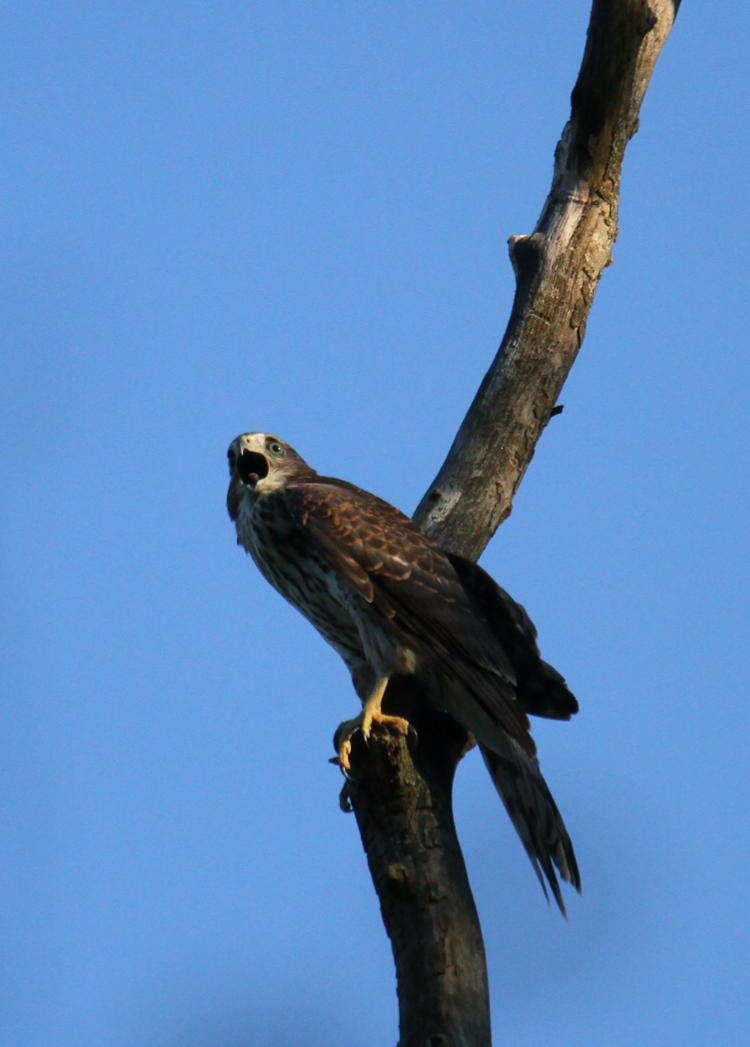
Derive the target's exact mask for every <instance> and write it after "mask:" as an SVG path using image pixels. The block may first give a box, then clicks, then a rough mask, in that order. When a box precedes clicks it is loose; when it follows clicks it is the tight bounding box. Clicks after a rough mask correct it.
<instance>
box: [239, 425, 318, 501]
mask: <svg viewBox="0 0 750 1047" xmlns="http://www.w3.org/2000/svg"><path fill="white" fill-rule="evenodd" d="M227 458H228V459H229V476H230V480H229V491H228V492H227V509H228V510H229V515H230V516H231V518H232V519H233V520H236V519H237V516H238V515H239V507H240V504H241V502H242V500H243V499H244V498H248V497H249V498H252V499H255V498H257V497H258V496H259V495H263V494H269V493H270V492H271V491H276V490H278V489H279V488H280V487H283V486H284V484H285V483H286V482H287V480H290V479H291V478H292V477H296V476H312V475H313V473H314V470H313V469H311V468H310V466H309V465H308V464H307V462H305V461H304V459H302V458H300V456H299V455H298V454H297V452H296V451H295V450H294V448H293V447H290V446H289V444H285V443H284V441H283V440H279V438H278V436H271V435H270V434H269V433H243V434H242V436H238V437H236V438H235V439H234V440H232V442H231V444H230V445H229V450H228V451H227Z"/></svg>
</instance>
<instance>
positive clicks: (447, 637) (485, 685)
mask: <svg viewBox="0 0 750 1047" xmlns="http://www.w3.org/2000/svg"><path fill="white" fill-rule="evenodd" d="M284 497H285V500H286V504H287V507H288V509H289V512H290V513H291V515H292V517H293V519H294V521H295V523H296V524H297V526H298V527H299V528H300V529H301V530H302V531H303V532H304V534H305V535H306V537H307V539H308V540H309V541H312V542H314V543H315V544H316V545H317V547H318V548H319V550H320V551H321V552H323V553H324V554H325V556H326V558H327V559H328V561H329V562H330V563H331V565H332V567H333V568H334V569H335V570H336V571H337V572H339V573H340V575H342V576H343V577H344V578H346V580H347V581H348V582H349V584H350V585H351V586H352V587H353V588H354V589H355V590H356V591H357V592H358V593H359V594H360V595H361V596H362V598H363V599H364V600H366V601H367V602H368V603H369V604H371V605H372V606H373V607H374V608H375V609H376V610H377V611H378V612H379V613H380V614H382V615H383V616H384V617H385V618H387V619H388V620H389V622H390V625H391V626H392V627H394V628H395V629H397V630H399V631H401V632H402V633H403V634H404V640H405V642H407V643H409V644H411V645H412V646H414V645H415V644H416V645H417V648H418V650H420V649H421V650H424V651H426V652H427V653H428V654H429V655H430V657H431V658H432V659H434V660H436V661H437V662H438V663H439V664H440V665H441V668H442V670H443V672H444V674H445V675H446V676H447V677H448V678H449V679H450V678H453V679H456V680H458V681H459V682H460V683H461V685H462V689H463V691H464V692H468V694H469V695H471V696H472V697H473V698H474V699H475V700H476V701H477V703H478V704H479V706H480V710H477V713H480V711H481V716H480V719H481V721H482V722H485V721H486V720H487V718H489V721H491V723H492V724H494V725H495V727H501V728H502V729H503V730H504V731H505V732H506V733H507V734H508V735H509V736H510V737H511V738H514V739H515V740H516V741H517V742H518V743H519V744H520V745H521V747H522V749H523V750H524V751H525V752H526V753H528V754H529V755H533V753H534V743H533V741H532V739H531V736H530V734H529V730H528V720H527V719H526V716H525V715H524V712H523V710H522V708H521V706H520V705H519V703H518V702H517V701H516V697H515V695H516V677H515V672H514V669H513V665H512V664H511V661H510V659H509V658H508V656H507V654H506V652H505V650H504V649H503V646H502V645H501V643H500V641H499V639H498V638H497V637H496V636H495V635H493V632H492V630H491V628H490V627H489V625H488V624H487V622H486V621H485V619H484V618H483V615H482V611H481V610H479V609H477V608H476V607H475V606H474V605H473V603H472V602H471V600H470V598H469V597H468V596H467V592H466V590H465V589H464V587H463V585H462V583H461V580H460V579H459V577H458V575H457V573H456V571H455V569H454V567H453V565H452V563H451V561H450V559H449V558H448V556H447V555H446V554H445V553H443V552H442V550H440V549H439V548H438V547H437V546H435V545H434V544H433V543H432V542H431V541H430V540H429V539H428V538H427V537H426V536H425V535H424V534H423V533H422V532H421V531H420V530H419V529H418V528H417V527H416V525H415V524H414V523H413V522H412V521H411V520H409V519H408V517H406V516H404V515H403V514H402V513H400V512H399V511H398V510H397V509H395V508H394V507H393V506H392V505H389V504H388V503H387V502H384V501H382V500H381V499H379V498H376V497H375V495H371V494H369V493H368V492H366V491H363V490H361V489H360V488H358V487H355V486H354V485H352V484H348V483H346V482H345V481H343V480H335V479H331V478H327V477H315V478H314V479H309V480H307V479H306V480H303V481H291V482H290V483H288V484H287V485H286V487H285V488H284ZM449 711H450V710H449ZM462 712H463V714H464V715H463V716H460V717H457V718H458V719H459V720H460V722H461V723H463V725H464V726H465V727H466V728H467V729H468V730H470V731H474V732H475V733H477V734H481V733H482V732H481V729H479V730H478V723H476V722H475V723H472V720H473V719H474V717H472V710H471V709H470V708H463V707H462Z"/></svg>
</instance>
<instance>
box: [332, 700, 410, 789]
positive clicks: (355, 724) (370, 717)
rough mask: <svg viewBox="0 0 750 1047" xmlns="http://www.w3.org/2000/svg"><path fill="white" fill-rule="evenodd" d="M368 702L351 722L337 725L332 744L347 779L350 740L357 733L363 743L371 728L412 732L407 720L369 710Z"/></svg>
mask: <svg viewBox="0 0 750 1047" xmlns="http://www.w3.org/2000/svg"><path fill="white" fill-rule="evenodd" d="M369 704H370V703H369V702H367V703H366V704H365V707H364V709H363V710H362V712H361V713H360V714H359V716H355V717H354V719H353V720H345V721H344V722H343V723H342V724H340V725H339V728H338V730H337V731H336V734H335V735H334V739H333V743H334V745H335V746H336V749H337V750H338V754H339V766H340V767H341V770H342V771H343V772H344V774H345V775H346V776H347V778H350V777H351V774H350V772H351V760H350V756H351V751H352V738H353V737H354V735H355V734H356V733H357V731H361V732H362V737H363V738H364V740H365V741H368V740H369V738H370V735H371V734H372V729H373V727H381V726H382V727H386V728H390V729H391V730H394V731H398V733H399V734H404V735H407V734H409V733H410V732H413V731H414V728H413V727H412V726H411V724H410V723H409V721H408V720H405V719H404V718H403V716H389V715H388V714H387V713H384V712H381V711H380V709H379V708H377V709H373V708H369Z"/></svg>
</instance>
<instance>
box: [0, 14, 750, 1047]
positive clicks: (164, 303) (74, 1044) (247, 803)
mask: <svg viewBox="0 0 750 1047" xmlns="http://www.w3.org/2000/svg"><path fill="white" fill-rule="evenodd" d="M739 10H740V9H739V6H737V8H736V11H739ZM587 19H588V10H587V7H586V5H585V4H577V5H560V4H557V3H551V2H548V0H542V2H541V3H537V4H536V5H534V9H533V16H532V13H531V12H530V11H529V10H527V9H524V8H523V6H522V5H521V6H520V7H519V5H510V4H499V3H490V2H482V0H478V2H476V3H473V4H470V5H465V4H458V3H455V2H451V3H441V2H437V3H433V4H429V5H428V4H417V3H413V2H402V3H399V4H398V5H393V4H385V3H361V2H354V3H343V2H324V3H320V4H309V3H296V2H289V3H283V4H278V5H266V4H264V5H259V4H256V3H250V4H244V5H238V4H229V3H166V2H159V0H157V2H154V3H149V4H145V3H135V4H124V3H118V2H108V3H87V2H79V3H76V4H73V3H55V2H51V3H44V4H41V3H35V2H29V0H27V2H25V3H23V4H21V3H14V2H11V3H8V4H6V5H4V9H3V14H2V23H3V26H2V28H3V31H2V40H3V44H2V48H3V51H4V55H3V62H2V74H1V75H2V81H3V96H4V99H5V105H4V115H3V117H2V135H3V140H4V141H3V155H4V164H3V168H4V169H3V172H2V175H1V176H0V177H1V178H2V183H3V184H2V203H1V204H0V206H1V207H2V212H3V214H2V218H3V231H4V232H3V238H2V239H3V245H2V248H1V250H2V255H3V263H4V264H3V284H4V291H5V295H4V298H5V308H4V316H5V319H4V323H3V328H4V336H3V341H4V343H5V349H6V352H5V365H4V382H3V387H4V394H3V404H2V412H1V413H0V433H1V435H2V445H3V480H2V495H1V497H2V501H3V509H4V527H3V542H2V572H3V581H2V586H3V593H4V597H5V598H4V600H3V609H2V613H3V630H2V636H3V640H2V676H3V687H2V695H3V697H2V701H3V705H4V710H3V722H4V725H5V730H4V737H5V742H4V749H5V752H4V755H3V758H2V767H3V771H2V781H3V784H2V807H3V832H2V839H1V842H0V847H1V848H2V854H0V896H1V897H2V899H3V903H4V904H3V926H2V941H3V946H2V953H1V954H0V955H1V956H2V963H3V974H2V978H1V979H0V985H1V986H2V988H1V989H0V993H1V994H2V999H1V1000H0V1043H2V1044H3V1047H5V1045H8V1047H49V1045H50V1044H55V1047H132V1045H133V1044H138V1045H139V1047H185V1045H187V1047H246V1045H253V1047H255V1045H257V1047H286V1045H298V1044H299V1045H306V1047H317V1045H323V1044H330V1043H333V1042H342V1043H346V1044H347V1047H372V1045H373V1044H378V1043H393V1042H395V1040H396V1037H397V1031H396V1029H397V1014H396V1001H395V992H394V979H393V973H392V965H391V959H390V951H389V947H388V944H387V941H386V938H385V935H384V932H383V930H382V926H381V923H380V917H379V913H378V909H377V904H376V899H375V896H374V893H373V890H372V887H371V885H370V882H369V879H368V876H367V872H366V868H365V863H364V858H363V854H362V851H361V845H360V842H359V837H358V835H357V832H356V827H355V825H354V822H353V820H352V819H351V818H347V817H345V816H344V815H342V814H341V813H340V812H339V810H338V805H337V794H338V789H339V784H340V782H339V779H338V777H337V774H338V772H337V771H336V770H335V768H333V767H331V766H330V765H329V764H328V763H327V759H328V757H329V756H330V755H331V736H332V733H333V730H334V728H335V726H336V725H337V724H338V723H339V721H341V720H342V719H344V718H346V717H347V716H349V715H351V714H352V711H353V709H354V707H355V698H354V695H353V693H352V692H351V690H350V685H349V682H348V679H347V675H346V672H345V670H344V667H343V665H341V664H339V663H338V661H337V659H336V657H335V655H334V654H333V653H332V652H330V651H329V650H328V648H326V647H325V645H324V644H322V642H321V641H320V639H319V638H318V636H317V634H315V633H314V631H313V630H312V629H311V628H310V627H309V625H307V623H305V622H304V621H303V620H302V619H301V618H299V616H297V615H296V614H295V612H293V611H292V610H291V609H290V608H288V607H287V606H286V605H285V604H284V603H283V601H281V600H280V599H279V598H278V597H277V596H276V595H275V594H274V593H273V592H272V591H271V590H270V589H269V588H268V586H267V585H266V584H265V583H264V582H263V581H262V579H261V578H260V576H259V575H258V574H257V572H256V571H255V569H254V567H253V565H252V563H251V562H250V561H249V560H248V559H247V557H245V555H244V554H243V553H242V552H241V551H240V550H239V549H238V548H237V547H236V546H235V543H234V537H233V531H232V528H231V526H230V523H229V521H228V519H227V518H226V514H225V510H224V505H223V500H224V494H225V488H226V475H225V451H226V446H227V444H228V443H229V440H230V439H231V438H232V437H233V436H235V435H236V434H237V433H239V432H242V431H245V430H248V429H262V430H267V431H272V432H276V433H278V434H279V435H281V436H282V437H283V438H284V439H287V440H289V441H290V442H291V443H292V444H294V445H295V446H296V447H297V448H298V449H299V450H300V452H301V453H302V454H303V455H304V456H305V457H306V458H307V459H308V460H309V461H310V462H311V463H312V464H313V465H315V466H316V467H318V468H319V469H321V470H322V471H325V472H328V473H333V474H337V475H340V476H343V477H345V478H347V479H351V480H353V481H355V482H357V483H359V484H361V485H362V486H365V487H368V488H370V489H371V490H374V491H376V492H377V493H379V494H380V495H382V496H384V497H386V498H388V499H389V500H391V501H392V502H394V503H395V504H397V505H399V506H400V507H402V508H403V509H405V510H407V511H409V510H410V509H412V508H413V507H414V506H415V505H416V504H417V502H418V500H419V498H420V496H421V494H422V492H423V490H424V489H425V487H426V485H427V484H428V483H429V481H430V479H431V478H432V476H433V475H434V473H435V472H436V470H437V468H438V466H439V464H440V462H441V461H442V459H443V456H444V454H445V452H446V450H447V448H448V446H449V444H450V441H451V439H452V436H453V434H454V432H455V429H456V427H457V426H458V424H459V422H460V420H461V418H462V417H463V414H464V412H465V410H466V407H467V406H468V403H469V402H470V399H471V397H472V395H473V392H474V390H475V388H476V386H477V384H478V382H479V381H480V379H481V377H482V375H483V373H484V371H485V369H486V367H487V366H488V364H489V361H490V360H491V358H492V356H493V354H494V352H495V349H496V346H497V344H498V342H499V339H500V337H501V334H502V331H503V328H504V325H505V321H506V318H507V314H508V310H509V306H510V302H511V296H512V290H513V280H512V274H511V270H510V266H509V264H508V261H507V256H506V248H505V240H506V238H507V237H508V236H509V235H511V234H518V233H524V232H529V231H530V230H531V229H532V228H533V225H534V222H535V221H536V218H537V215H538V213H539V211H540V209H541V206H542V203H543V200H544V197H545V195H546V192H547V188H548V186H549V180H550V174H551V164H552V153H553V149H554V145H555V143H556V141H557V138H558V136H559V133H560V130H561V129H562V126H563V123H564V121H565V119H566V116H567V113H568V99H569V93H570V89H571V87H572V85H573V82H574V79H575V75H576V72H577V69H578V64H579V61H580V56H581V53H582V46H583V39H584V33H585V27H586V23H587ZM747 51H748V18H747V14H746V13H745V12H744V11H743V13H742V15H741V21H737V22H734V24H733V22H732V10H731V6H730V9H724V10H723V11H715V10H711V11H710V13H709V12H708V11H706V10H702V9H700V7H699V5H692V4H685V5H683V9H682V11H681V13H680V17H679V19H678V22H677V25H676V27H675V30H674V32H673V35H672V37H671V38H670V40H669V42H668V44H667V47H666V50H665V52H664V54H663V55H662V58H661V59H660V61H659V64H658V66H657V70H656V75H655V77H654V79H653V82H652V85H651V88H650V90H649V93H648V96H647V99H646V103H645V105H644V107H643V110H642V116H641V129H640V131H639V133H638V135H637V136H636V137H635V139H634V140H633V141H632V143H631V145H630V147H629V149H628V153H627V157H626V164H625V173H624V180H623V192H622V206H621V212H620V219H621V230H620V237H619V240H618V242H617V244H616V246H615V251H614V265H613V266H612V267H611V268H609V269H608V270H607V271H606V272H605V274H604V276H603V278H602V281H601V284H600V288H599V292H598V294H597V298H596V301H595V304H594V308H593V312H592V314H591V318H590V322H589V327H588V333H587V337H586V341H585V344H584V347H583V350H582V352H581V355H580V357H579V359H578V362H577V363H576V366H575V368H574V370H573V372H572V374H571V376H570V379H569V381H568V383H567V385H566V387H565V390H564V393H563V396H562V402H563V403H564V404H565V411H564V413H563V415H562V416H560V417H558V418H555V419H553V421H552V423H551V424H550V426H549V427H548V429H547V431H546V433H545V435H544V437H543V440H542V442H541V444H540V446H539V448H538V451H537V454H536V457H535V459H534V461H533V463H532V466H531V468H530V469H529V472H528V473H527V476H526V479H525V481H524V483H523V485H522V488H521V490H520V493H519V495H518V497H517V500H516V505H515V510H514V513H513V515H512V517H511V518H510V519H509V521H508V522H507V523H506V524H505V525H504V526H503V527H502V528H501V531H500V532H499V533H498V535H497V536H496V538H495V539H494V541H493V542H492V543H491V545H490V546H489V548H488V550H487V552H486V553H485V556H484V558H483V563H484V565H485V566H486V567H487V568H488V570H490V571H491V572H492V573H493V574H494V575H495V577H496V578H497V579H498V580H499V581H501V583H502V584H503V585H504V586H505V587H506V588H508V589H509V590H510V591H511V592H512V593H513V594H514V595H515V596H516V597H517V598H518V599H519V600H521V601H522V602H523V603H524V604H525V605H526V606H527V607H528V609H529V610H530V612H531V614H532V616H533V617H534V619H535V620H536V622H537V624H538V626H539V630H540V635H541V641H542V646H543V650H544V653H545V655H546V656H547V658H548V659H549V660H551V661H552V662H554V664H556V665H557V666H558V667H559V668H560V669H561V670H562V671H563V672H564V673H565V675H566V676H567V678H568V681H569V683H570V685H571V687H572V688H573V690H574V691H575V692H576V693H577V694H578V696H579V698H580V701H581V713H580V715H579V717H578V718H577V719H576V720H575V721H574V722H572V723H570V724H554V723H538V724H536V725H535V735H536V737H537V740H538V742H539V747H540V751H541V759H542V766H543V769H544V771H545V774H546V777H547V779H548V781H549V783H550V786H551V788H552V790H553V792H554V794H555V796H556V798H557V800H558V803H559V805H560V807H561V809H562V811H563V813H564V815H565V818H566V821H567V824H568V826H569V828H570V831H571V834H572V836H573V839H574V841H575V845H576V850H577V853H578V857H579V863H580V866H581V871H582V876H583V883H584V892H583V895H582V897H581V898H580V899H579V898H576V897H568V902H569V912H570V919H569V921H568V923H567V924H566V923H565V922H564V921H563V920H561V919H560V918H559V916H558V915H557V913H556V912H555V911H554V910H553V909H551V908H548V907H547V905H546V904H545V902H544V899H543V897H542V895H541V892H540V891H539V887H538V885H537V883H536V881H535V878H534V876H533V873H532V871H531V869H530V867H529V864H528V861H527V860H526V858H525V856H524V854H523V851H522V849H521V847H520V845H519V843H518V841H517V840H516V839H515V837H514V834H513V831H512V828H511V826H510V824H509V822H508V820H507V818H506V815H505V813H504V811H503V810H502V808H501V806H500V804H499V802H498V800H497V798H496V796H495V794H494V790H493V788H492V786H491V784H490V782H489V779H488V778H487V776H486V773H485V771H484V769H483V767H482V765H481V760H479V758H478V757H477V756H476V754H472V755H471V756H469V757H468V758H467V759H466V761H465V762H464V765H463V766H462V767H461V768H460V771H459V775H458V782H457V791H456V814H457V821H458V826H459V833H460V837H461V840H462V843H463V846H464V850H465V856H466V860H467V864H468V868H469V874H470V878H471V881H472V883H473V885H474V889H475V894H476V899H477V904H478V907H479V909H480V913H481V917H482V923H483V927H484V934H485V938H486V944H487V953H488V962H489V968H490V981H491V985H492V1003H493V1021H494V1027H495V1034H496V1037H497V1040H498V1042H501V1041H503V1039H507V1041H508V1042H512V1043H514V1044H515V1045H517V1047H537V1045H542V1044H547V1043H549V1042H552V1041H553V1040H554V1042H556V1043H559V1044H563V1045H575V1047H582V1045H584V1047H586V1045H597V1047H600V1045H601V1044H602V1043H606V1044H608V1045H609V1047H636V1045H637V1047H657V1045H658V1047H660V1045H671V1044H674V1043H684V1044H690V1045H696V1047H704V1045H725V1044H729V1043H740V1042H743V1041H744V1040H746V1039H747V1037H748V1036H749V1035H750V1015H749V1014H748V1010H749V1008H748V1004H747V987H746V977H747V975H746V972H747V969H748V965H749V964H750V950H749V949H748V932H749V931H750V928H749V927H748V887H747V867H748V862H749V860H750V847H749V846H748V834H747V821H748V818H747V803H746V795H747V774H748V757H749V756H750V754H749V753H748V722H747V719H748V718H747V704H748V701H747V610H748V587H749V585H748V583H749V579H748V570H747V555H746V544H747V537H746V536H747V526H748V524H747V508H748V480H747V475H748V469H747V450H748V422H747V416H748V402H747V400H748V384H747V379H748V362H747V325H746V321H745V312H746V306H744V305H743V304H742V303H743V302H746V300H747V288H746V283H747V280H746V275H745V270H746V259H745V240H746V230H747V225H748V212H747V203H746V185H745V182H746V172H747V169H748V164H749V163H750V156H749V155H748V143H747V136H746V134H745V133H744V123H743V119H744V118H743V117H742V116H741V114H743V113H746V112H747V110H748V106H749V103H750V99H748V83H747Z"/></svg>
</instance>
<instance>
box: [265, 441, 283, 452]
mask: <svg viewBox="0 0 750 1047" xmlns="http://www.w3.org/2000/svg"><path fill="white" fill-rule="evenodd" d="M267 447H268V450H269V451H270V452H271V454H277V455H279V456H280V455H282V454H284V448H283V447H282V446H281V444H280V443H279V441H278V440H270V441H269V442H268V444H267Z"/></svg>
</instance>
